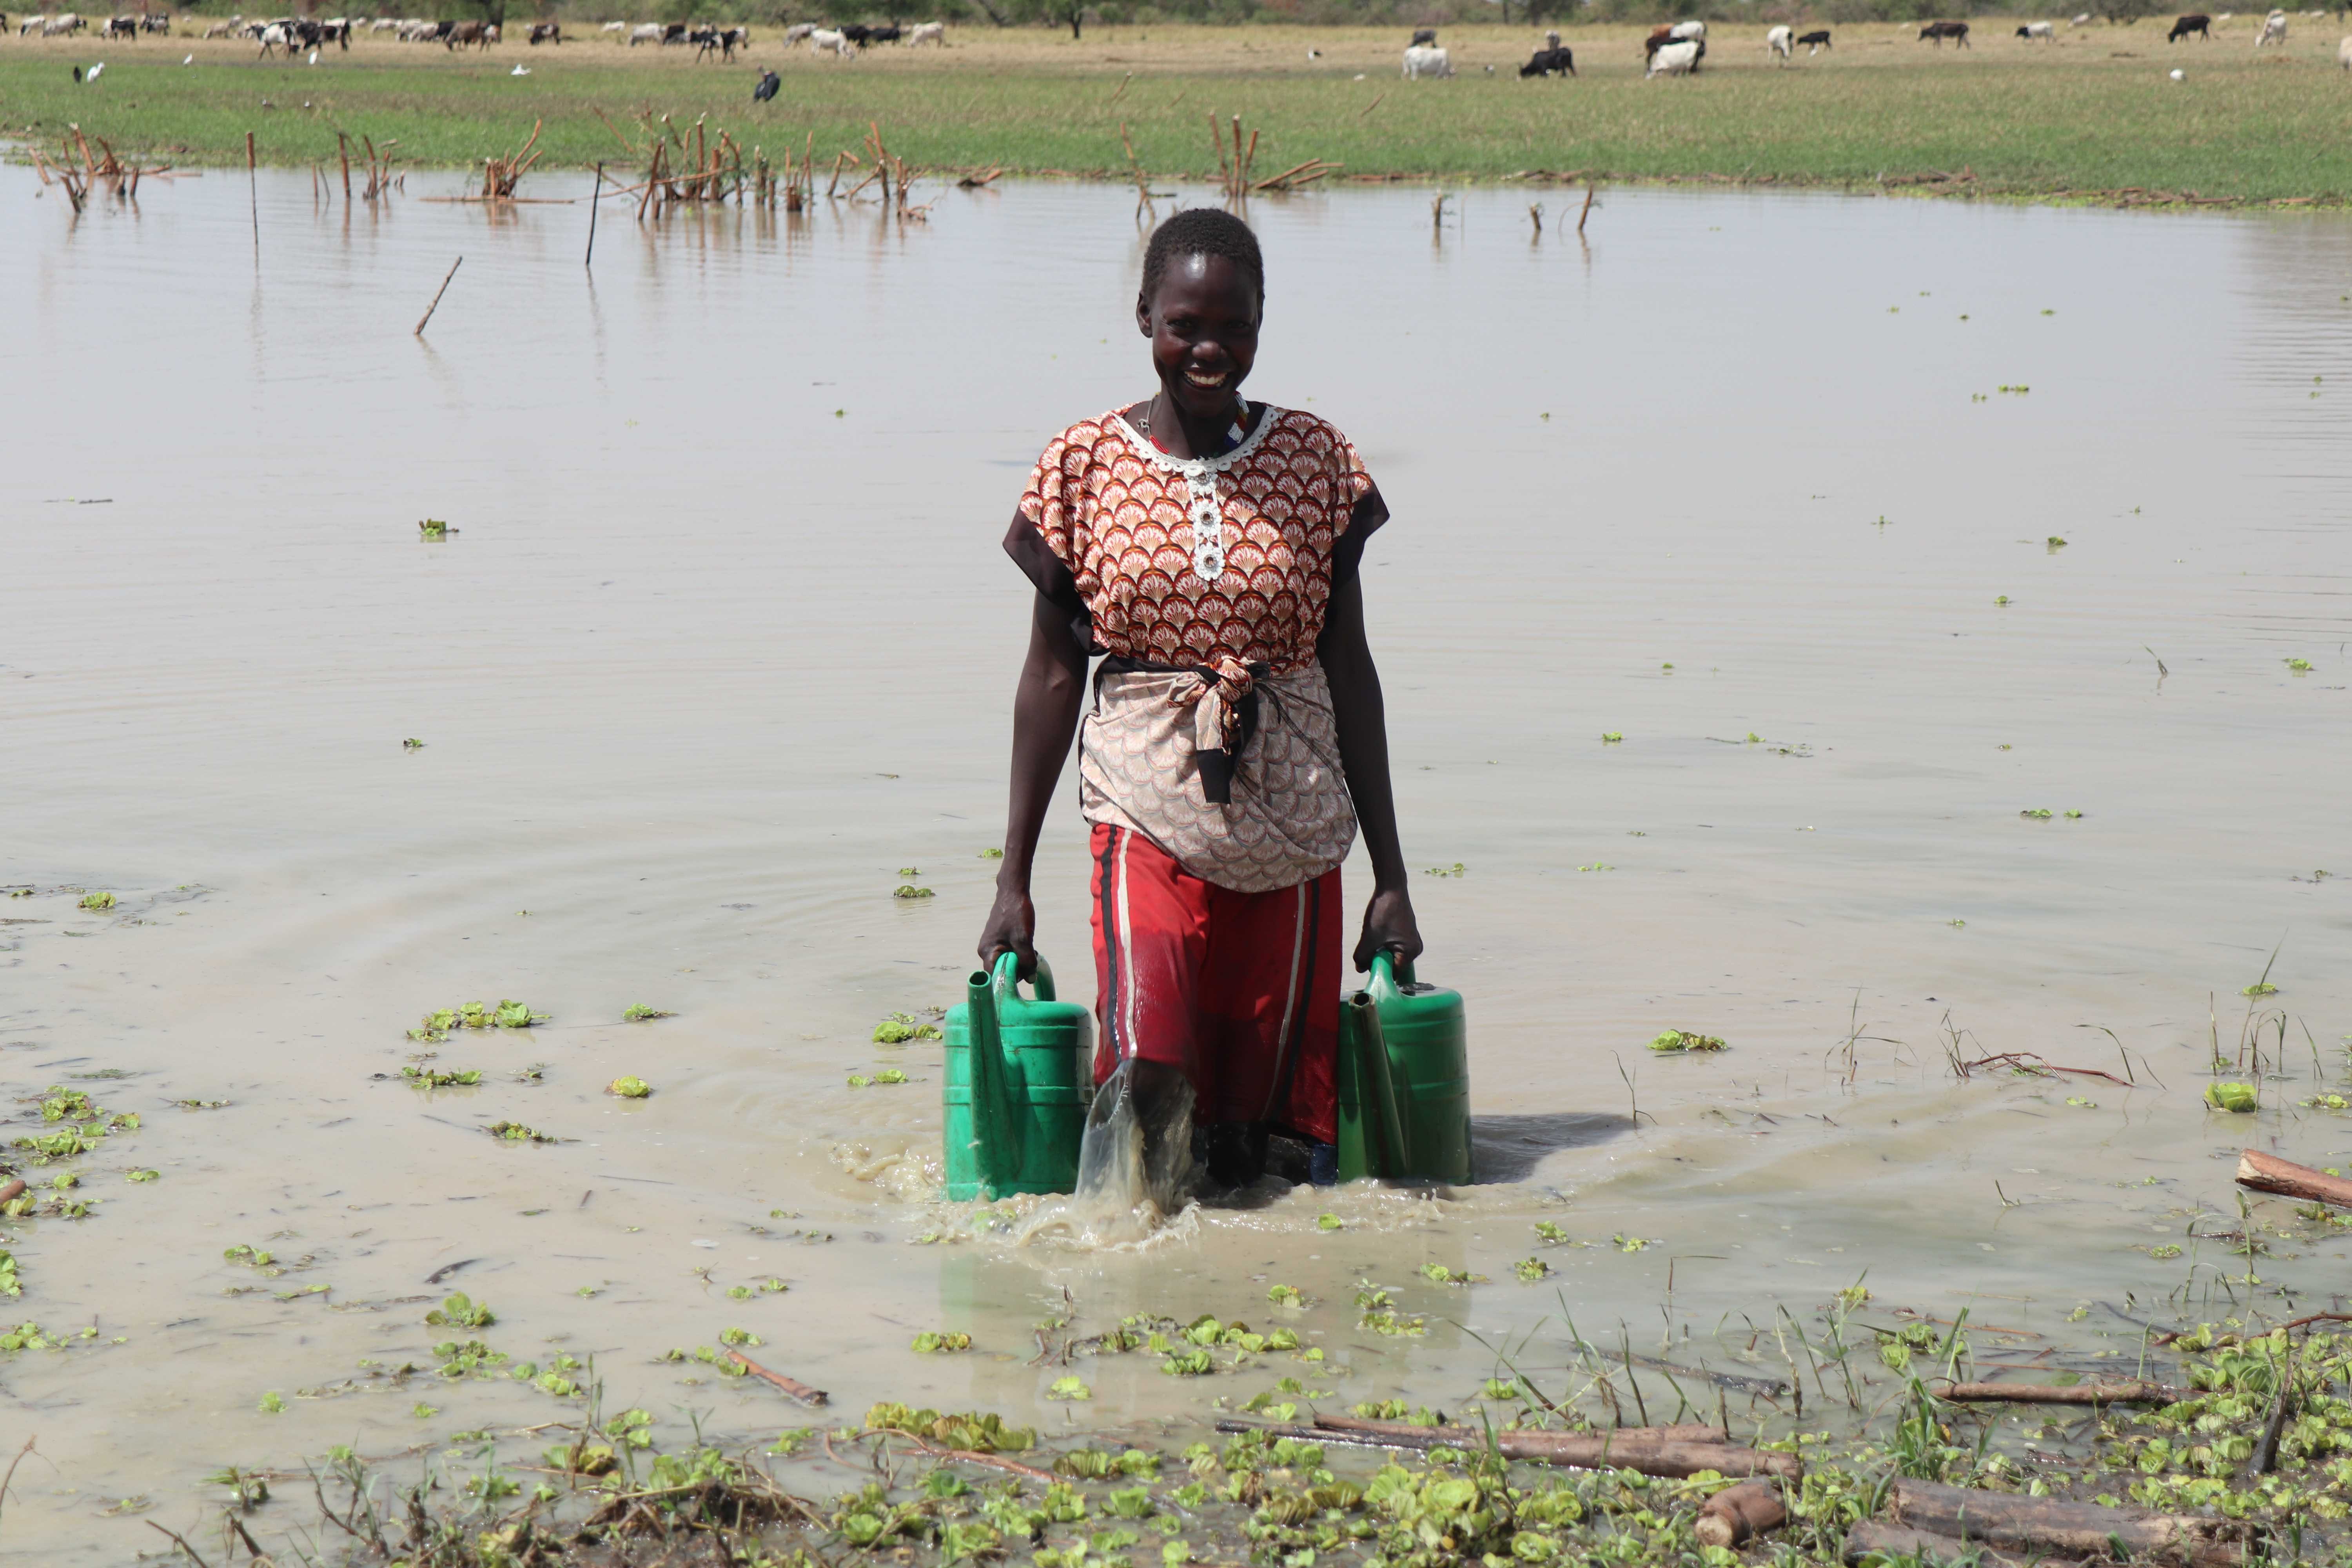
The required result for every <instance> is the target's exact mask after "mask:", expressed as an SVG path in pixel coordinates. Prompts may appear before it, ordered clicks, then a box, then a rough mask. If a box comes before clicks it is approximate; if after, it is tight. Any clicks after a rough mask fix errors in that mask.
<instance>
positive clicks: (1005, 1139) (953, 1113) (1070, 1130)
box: [940, 952, 1094, 1203]
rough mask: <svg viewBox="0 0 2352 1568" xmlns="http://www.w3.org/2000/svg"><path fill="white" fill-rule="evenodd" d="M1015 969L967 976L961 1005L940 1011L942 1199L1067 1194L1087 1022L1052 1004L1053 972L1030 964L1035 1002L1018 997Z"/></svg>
mask: <svg viewBox="0 0 2352 1568" xmlns="http://www.w3.org/2000/svg"><path fill="white" fill-rule="evenodd" d="M1019 966H1020V960H1019V959H1018V958H1016V957H1015V956H1014V955H1013V954H1012V953H1010V952H1007V953H1003V954H1002V955H1000V956H999V957H998V959H997V961H996V972H995V973H994V974H993V975H991V974H990V973H988V972H987V971H986V970H980V969H976V970H973V971H972V972H971V976H970V978H969V979H968V980H967V981H966V982H965V984H964V1003H963V1005H961V1006H960V1007H950V1008H949V1009H948V1022H947V1071H946V1074H945V1077H946V1082H945V1084H944V1086H943V1087H942V1089H941V1090H940V1093H941V1097H942V1099H943V1100H945V1110H946V1112H947V1115H946V1123H947V1128H946V1132H947V1166H948V1196H949V1198H950V1199H951V1200H953V1201H955V1202H958V1203H962V1202H968V1201H969V1200H971V1199H973V1198H979V1199H982V1200H983V1201H985V1200H989V1199H993V1198H1001V1197H1004V1196H1006V1195H1008V1194H1013V1193H1066V1192H1068V1191H1069V1190H1070V1189H1071V1188H1072V1187H1074V1186H1075V1185H1076V1184H1077V1179H1078V1142H1079V1140H1080V1138H1081V1137H1082V1136H1083V1135H1084V1134H1085V1132H1086V1126H1087V1101H1088V1100H1091V1099H1092V1098H1093V1095H1094V1081H1093V1079H1094V1072H1093V1068H1094V1016H1093V1015H1092V1014H1091V1013H1089V1012H1088V1011H1087V1009H1086V1008H1084V1007H1081V1006H1079V1005H1077V1004H1076V1003H1075V1002H1057V1001H1055V999H1054V971H1053V969H1052V967H1051V966H1050V965H1048V964H1047V963H1046V962H1045V960H1044V959H1042V958H1041V959H1039V960H1038V961H1037V979H1036V994H1035V995H1034V997H1024V996H1023V995H1022V994H1021V984H1020V981H1019V979H1018V977H1017V975H1016V973H1015V971H1016V970H1017V969H1018V968H1019Z"/></svg>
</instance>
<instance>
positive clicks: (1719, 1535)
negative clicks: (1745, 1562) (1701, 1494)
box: [1691, 1481, 1789, 1547]
mask: <svg viewBox="0 0 2352 1568" xmlns="http://www.w3.org/2000/svg"><path fill="white" fill-rule="evenodd" d="M1788 1520H1789V1510H1787V1509H1786V1508H1784V1507H1782V1506H1781V1503H1780V1489H1779V1488H1777V1487H1775V1486H1772V1485H1771V1484H1769V1482H1765V1481H1742V1482H1740V1483H1739V1484H1738V1486H1736V1487H1727V1488H1726V1489H1723V1490H1722V1491H1719V1492H1717V1493H1716V1494H1715V1495H1714V1496H1713V1497H1711V1498H1709V1499H1707V1500H1706V1502H1704V1503H1702V1504H1700V1505H1699V1510H1698V1521H1697V1522H1696V1523H1695V1524H1693V1525H1692V1526H1691V1534H1692V1535H1694V1536H1696V1538H1697V1539H1698V1543H1699V1544H1700V1545H1701V1546H1723V1547H1733V1546H1738V1545H1741V1544H1743V1543H1744V1542H1748V1541H1749V1540H1752V1539H1753V1538H1755V1537H1756V1536H1759V1535H1762V1534H1764V1533H1765V1532H1766V1531H1773V1530H1778V1529H1780V1526H1781V1525H1783V1524H1785V1523H1787V1522H1788Z"/></svg>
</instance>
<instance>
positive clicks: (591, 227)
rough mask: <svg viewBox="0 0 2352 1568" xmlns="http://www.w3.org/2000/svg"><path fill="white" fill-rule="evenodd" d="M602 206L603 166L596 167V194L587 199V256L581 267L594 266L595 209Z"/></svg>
mask: <svg viewBox="0 0 2352 1568" xmlns="http://www.w3.org/2000/svg"><path fill="white" fill-rule="evenodd" d="M603 205H604V164H603V163H601V162H600V163H597V165H596V194H595V195H593V196H590V197H589V198H588V254H587V255H586V256H585V257H583V258H582V259H581V262H580V265H581V266H583V267H593V266H595V265H596V209H597V208H598V207H600V206H603Z"/></svg>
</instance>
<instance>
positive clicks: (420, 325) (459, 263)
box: [415, 256, 466, 338]
mask: <svg viewBox="0 0 2352 1568" xmlns="http://www.w3.org/2000/svg"><path fill="white" fill-rule="evenodd" d="M464 265H466V258H464V257H462V256H461V257H459V258H457V260H455V261H453V262H451V263H449V271H448V274H447V276H446V277H444V278H443V279H441V287H439V288H438V289H435V290H433V303H431V304H430V305H427V306H425V314H424V315H423V316H421V317H419V318H418V319H417V322H416V331H415V336H417V337H420V338H421V337H423V336H424V335H425V322H426V321H431V320H432V319H433V312H434V311H436V310H439V309H440V308H441V296H442V295H444V294H446V293H447V292H448V291H449V279H451V278H455V277H456V276H457V268H460V267H463V266H464Z"/></svg>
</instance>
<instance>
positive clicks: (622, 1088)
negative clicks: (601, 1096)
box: [604, 1077, 654, 1100]
mask: <svg viewBox="0 0 2352 1568" xmlns="http://www.w3.org/2000/svg"><path fill="white" fill-rule="evenodd" d="M653 1091H654V1086H653V1085H651V1084H649V1083H647V1082H646V1080H645V1079H641V1078H627V1077H623V1078H616V1079H614V1080H613V1081H612V1082H610V1083H608V1084H606V1085H605V1086H604V1092H605V1093H606V1094H617V1095H619V1096H620V1097H621V1098H622V1099H623V1100H643V1099H645V1098H646V1096H647V1095H649V1094H651V1093H653Z"/></svg>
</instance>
